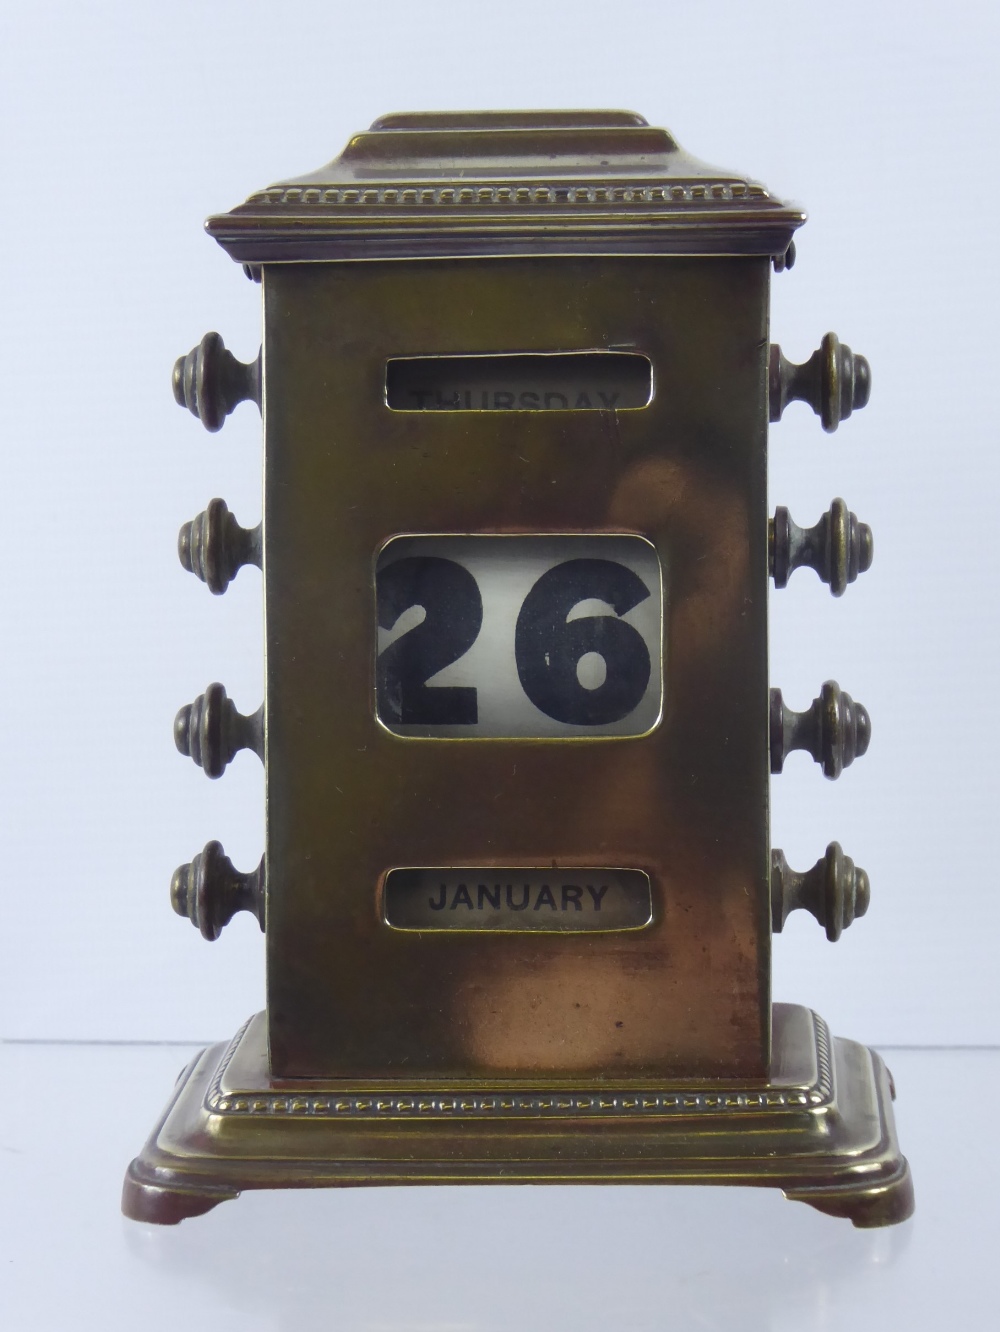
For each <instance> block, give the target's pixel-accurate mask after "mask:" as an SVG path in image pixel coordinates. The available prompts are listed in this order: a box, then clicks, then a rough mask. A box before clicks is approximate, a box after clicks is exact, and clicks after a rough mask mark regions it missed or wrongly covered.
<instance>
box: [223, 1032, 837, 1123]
mask: <svg viewBox="0 0 1000 1332" xmlns="http://www.w3.org/2000/svg"><path fill="white" fill-rule="evenodd" d="M251 1021H252V1019H251ZM812 1021H813V1034H814V1037H815V1045H816V1067H817V1077H816V1082H815V1084H814V1085H813V1086H811V1087H807V1088H804V1089H802V1088H791V1087H790V1088H788V1089H787V1090H784V1091H782V1090H778V1089H775V1088H771V1089H768V1090H764V1091H751V1090H748V1089H744V1088H739V1087H722V1088H720V1089H719V1090H718V1091H693V1090H692V1091H684V1090H681V1091H676V1092H667V1091H620V1092H618V1091H609V1092H470V1093H468V1094H456V1093H452V1092H419V1091H413V1092H384V1091H373V1092H369V1093H363V1092H360V1093H359V1092H350V1093H347V1094H343V1095H342V1094H338V1093H336V1092H327V1093H319V1094H315V1095H313V1094H310V1095H306V1096H304V1095H302V1094H301V1093H292V1094H289V1095H270V1094H268V1095H260V1094H257V1093H254V1092H245V1093H241V1092H235V1093H228V1094H224V1093H223V1091H222V1080H223V1078H224V1077H225V1074H226V1070H227V1069H228V1067H229V1064H230V1061H231V1060H232V1058H233V1055H234V1054H235V1053H236V1048H237V1046H238V1045H239V1043H240V1041H241V1040H242V1039H243V1035H244V1033H245V1032H246V1029H247V1027H248V1026H249V1025H250V1023H249V1022H246V1023H244V1025H243V1026H242V1027H241V1028H240V1030H239V1031H238V1032H237V1034H236V1036H235V1037H234V1038H233V1040H232V1042H231V1043H230V1045H229V1048H228V1049H227V1050H226V1053H225V1055H224V1056H223V1058H222V1060H221V1062H220V1064H219V1067H218V1070H217V1071H216V1074H215V1077H214V1078H213V1079H212V1083H211V1086H210V1087H209V1089H208V1093H207V1095H206V1098H205V1108H206V1109H207V1110H208V1111H209V1113H211V1114H217V1115H264V1116H267V1115H284V1116H289V1115H290V1116H292V1117H309V1118H313V1119H451V1118H457V1117H461V1116H463V1115H472V1116H474V1117H475V1118H477V1119H479V1118H488V1117H490V1116H497V1117H503V1118H505V1119H507V1118H512V1117H516V1118H526V1119H540V1118H565V1117H567V1116H577V1115H580V1116H584V1117H586V1118H603V1117H605V1116H607V1117H615V1118H626V1117H632V1116H636V1115H638V1116H644V1115H649V1116H655V1117H657V1118H662V1117H663V1116H664V1115H682V1116H683V1115H692V1114H718V1113H719V1112H720V1111H733V1110H735V1111H739V1112H742V1113H751V1114H752V1113H755V1112H756V1113H761V1112H765V1113H766V1112H769V1111H773V1110H801V1109H806V1110H814V1109H819V1108H821V1107H823V1106H827V1105H829V1104H830V1103H831V1102H832V1100H833V1059H832V1053H831V1049H830V1029H829V1028H828V1027H827V1025H826V1023H825V1022H824V1021H823V1019H822V1018H821V1017H819V1016H818V1015H817V1014H816V1013H813V1014H812Z"/></svg>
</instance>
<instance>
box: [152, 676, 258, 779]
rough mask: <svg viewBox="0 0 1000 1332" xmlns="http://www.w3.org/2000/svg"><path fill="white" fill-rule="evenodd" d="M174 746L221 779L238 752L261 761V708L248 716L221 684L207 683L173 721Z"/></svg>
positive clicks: (208, 772) (200, 766) (209, 773)
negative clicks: (249, 754)
mask: <svg viewBox="0 0 1000 1332" xmlns="http://www.w3.org/2000/svg"><path fill="white" fill-rule="evenodd" d="M174 744H175V745H176V746H177V748H178V749H179V750H180V752H181V753H182V754H185V755H187V757H188V758H192V759H194V761H195V763H197V765H198V767H199V768H203V769H204V770H205V772H206V774H207V775H208V776H209V777H221V776H222V774H223V773H224V772H225V771H226V768H227V767H228V765H229V764H230V763H232V761H233V759H234V758H235V757H236V755H237V754H238V753H239V751H240V750H241V749H252V750H253V752H254V753H255V754H256V755H257V757H258V758H259V759H260V760H261V761H262V762H263V759H264V705H263V704H261V706H260V707H259V708H258V709H257V711H256V712H255V713H253V714H252V715H251V716H249V717H245V716H244V715H243V713H242V712H237V711H236V705H235V704H234V702H233V700H232V699H231V698H230V697H229V695H228V694H227V693H226V691H225V689H224V688H223V686H222V685H220V684H210V685H209V686H208V688H207V689H206V690H205V692H204V693H203V694H199V695H198V697H197V698H196V699H195V701H194V702H193V703H187V704H185V706H184V707H183V708H181V710H180V712H178V714H177V716H176V717H175V718H174Z"/></svg>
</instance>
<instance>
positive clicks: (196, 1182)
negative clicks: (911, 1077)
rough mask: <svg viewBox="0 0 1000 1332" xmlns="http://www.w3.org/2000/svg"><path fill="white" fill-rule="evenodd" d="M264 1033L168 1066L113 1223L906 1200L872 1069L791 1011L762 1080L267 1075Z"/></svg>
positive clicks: (862, 1209) (871, 1062)
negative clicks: (296, 1213) (413, 1192)
mask: <svg viewBox="0 0 1000 1332" xmlns="http://www.w3.org/2000/svg"><path fill="white" fill-rule="evenodd" d="M266 1038H267V1028H266V1021H265V1017H264V1014H262V1013H258V1014H257V1015H256V1016H255V1017H253V1018H251V1019H250V1020H249V1021H248V1022H247V1023H246V1025H245V1026H244V1027H243V1028H242V1030H241V1031H239V1032H238V1033H237V1035H236V1036H235V1037H234V1038H233V1040H232V1041H231V1042H229V1044H220V1045H213V1046H210V1047H209V1048H208V1049H206V1050H204V1051H202V1053H201V1054H200V1055H199V1056H198V1057H197V1058H196V1059H194V1060H193V1061H192V1063H191V1064H189V1065H188V1067H187V1068H185V1069H184V1071H183V1072H182V1073H181V1076H180V1077H179V1079H178V1082H177V1087H176V1090H175V1092H174V1096H173V1098H172V1100H171V1102H170V1104H169V1105H168V1107H167V1109H166V1111H165V1113H164V1115H163V1118H162V1119H161V1121H160V1123H159V1124H158V1125H157V1127H156V1128H155V1129H154V1131H153V1134H152V1136H151V1137H150V1139H149V1141H148V1142H147V1144H146V1146H145V1147H144V1149H143V1151H142V1152H141V1154H140V1155H139V1156H137V1157H136V1159H135V1160H134V1161H133V1162H132V1163H131V1165H130V1166H129V1168H128V1172H127V1174H126V1177H125V1186H124V1190H123V1194H122V1210H123V1211H124V1212H125V1215H126V1216H129V1217H131V1218H132V1219H133V1220H136V1221H147V1222H156V1223H158V1224H161V1225H171V1224H175V1223H176V1222H178V1221H182V1220H184V1219H185V1218H186V1217H190V1216H198V1215H200V1214H201V1213H203V1212H207V1211H209V1210H210V1209H211V1208H212V1207H214V1206H215V1205H216V1204H217V1203H220V1202H224V1201H225V1200H226V1199H228V1198H235V1197H237V1196H238V1195H239V1194H240V1193H241V1192H242V1191H243V1190H244V1189H281V1188H323V1187H337V1186H349V1185H370V1184H605V1183H606V1184H616V1183H617V1184H643V1183H646V1184H737V1185H757V1186H765V1187H773V1188H779V1189H782V1190H783V1191H784V1193H785V1196H786V1197H788V1198H794V1199H798V1200H800V1201H802V1202H807V1203H810V1204H811V1205H812V1206H813V1207H816V1208H818V1209H819V1210H820V1211H822V1212H827V1213H829V1214H830V1215H831V1216H843V1217H848V1218H850V1220H851V1221H853V1223H854V1224H855V1225H856V1226H865V1227H870V1226H884V1225H892V1224H894V1223H895V1222H898V1221H904V1220H905V1219H906V1218H907V1217H908V1216H910V1214H911V1213H912V1211H913V1185H912V1182H911V1179H910V1171H909V1166H908V1165H907V1162H906V1159H905V1157H903V1156H902V1155H901V1154H900V1151H899V1146H898V1143H897V1141H896V1131H895V1124H894V1120H893V1113H892V1100H893V1098H894V1096H895V1091H894V1088H893V1084H892V1078H891V1076H890V1074H889V1071H888V1069H887V1068H886V1067H885V1064H884V1063H883V1062H882V1060H881V1059H880V1058H879V1056H878V1055H877V1054H876V1053H875V1052H874V1051H873V1050H869V1049H868V1048H867V1047H866V1046H863V1045H859V1044H858V1043H857V1042H855V1041H849V1040H844V1039H841V1038H837V1039H831V1037H830V1033H829V1030H828V1028H827V1026H826V1024H825V1023H824V1022H823V1020H822V1019H821V1018H819V1017H818V1016H817V1015H816V1014H815V1013H813V1012H811V1011H810V1010H809V1009H807V1008H802V1007H800V1006H798V1005H792V1004H775V1005H774V1010H773V1051H772V1061H771V1077H770V1078H769V1079H768V1080H766V1081H764V1080H756V1081H753V1080H743V1081H735V1080H734V1081H722V1080H720V1081H714V1082H706V1081H704V1080H701V1081H698V1082H693V1081H692V1082H688V1083H685V1082H681V1081H676V1080H675V1081H671V1082H669V1083H668V1082H658V1083H656V1084H650V1085H640V1084H638V1083H634V1082H632V1083H628V1084H625V1083H620V1082H616V1083H614V1084H611V1083H608V1084H603V1083H593V1082H591V1083H590V1084H588V1085H581V1083H579V1082H577V1083H570V1082H568V1081H563V1080H560V1081H559V1082H555V1081H553V1082H551V1083H549V1084H548V1085H545V1084H540V1083H539V1082H537V1081H535V1082H531V1083H528V1082H522V1083H518V1084H512V1083H509V1082H505V1083H503V1084H502V1085H500V1084H493V1085H491V1084H486V1083H484V1082H483V1081H482V1080H477V1081H476V1082H469V1083H467V1084H464V1085H454V1084H453V1085H450V1086H448V1087H442V1086H438V1085H432V1084H420V1085H414V1084H412V1083H411V1084H409V1085H408V1084H406V1083H405V1082H402V1081H395V1082H392V1083H389V1082H380V1083H378V1084H367V1085H364V1086H362V1085H359V1084H351V1085H348V1084H346V1083H345V1082H344V1081H343V1080H341V1081H340V1082H337V1083H334V1082H332V1081H320V1080H301V1081H295V1082H288V1081H282V1082H280V1083H279V1082H274V1081H272V1080H271V1078H270V1076H269V1074H268V1066H267V1043H266Z"/></svg>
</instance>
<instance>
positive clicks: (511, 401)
mask: <svg viewBox="0 0 1000 1332" xmlns="http://www.w3.org/2000/svg"><path fill="white" fill-rule="evenodd" d="M409 393H410V397H411V398H413V399H414V403H413V407H412V410H414V411H418V412H515V411H522V412H566V411H574V412H581V411H595V410H596V411H606V412H610V411H614V409H615V407H616V406H617V404H618V399H619V398H620V397H621V394H620V393H619V392H615V393H602V392H601V391H600V390H598V391H597V393H596V395H591V394H590V393H587V392H584V391H583V390H581V391H580V392H579V393H577V395H576V399H575V401H574V402H572V403H571V402H570V399H569V396H567V395H566V394H565V393H556V392H550V393H542V392H538V393H536V392H535V391H534V390H533V389H525V390H524V392H523V393H517V392H515V391H514V390H512V389H465V390H464V391H462V390H459V389H456V390H455V391H454V392H452V393H442V392H441V391H440V390H439V389H410V390H409ZM595 397H596V400H594V399H595Z"/></svg>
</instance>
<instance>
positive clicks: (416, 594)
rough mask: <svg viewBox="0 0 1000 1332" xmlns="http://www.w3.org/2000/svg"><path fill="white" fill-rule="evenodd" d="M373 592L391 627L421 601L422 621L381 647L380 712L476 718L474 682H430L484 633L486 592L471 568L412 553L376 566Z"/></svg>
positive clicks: (404, 717) (433, 722)
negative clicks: (469, 569) (445, 683)
mask: <svg viewBox="0 0 1000 1332" xmlns="http://www.w3.org/2000/svg"><path fill="white" fill-rule="evenodd" d="M376 600H377V603H378V622H379V626H380V628H382V629H392V628H393V626H394V625H395V624H396V621H397V620H398V619H399V617H400V616H401V615H402V614H403V612H404V611H406V610H409V608H410V607H411V606H422V607H423V609H424V618H423V620H422V621H421V622H420V624H418V625H416V626H415V627H414V628H413V629H410V630H409V631H408V632H407V633H405V634H402V635H400V637H399V638H397V639H396V640H395V641H394V642H392V643H390V644H389V646H388V647H387V648H386V649H385V650H384V651H383V652H382V653H380V655H379V658H378V662H377V667H376V677H377V691H378V695H377V696H378V703H379V713H380V715H381V716H382V719H383V720H384V721H386V722H389V723H395V724H396V725H399V726H416V725H423V726H474V725H475V724H476V722H477V721H478V720H479V704H478V699H477V693H476V690H475V688H473V687H472V686H469V685H428V684H427V681H428V680H429V679H430V678H431V677H432V676H433V675H436V674H437V673H438V671H442V670H444V668H445V667H446V666H450V665H451V664H452V662H455V661H458V659H459V657H462V656H464V655H465V653H466V652H468V650H469V648H470V647H472V645H473V643H474V642H475V641H476V638H477V637H478V635H479V630H480V628H481V627H482V623H483V598H482V595H481V593H480V591H479V584H478V583H477V582H476V580H475V578H473V576H472V574H470V573H469V571H468V569H465V568H463V567H462V565H460V564H456V563H455V562H454V560H444V559H440V558H437V557H435V556H432V555H427V556H416V555H415V556H412V557H410V558H409V559H403V560H397V561H396V562H395V563H394V564H389V565H386V567H385V568H383V569H380V570H379V571H378V575H377V578H376Z"/></svg>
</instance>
